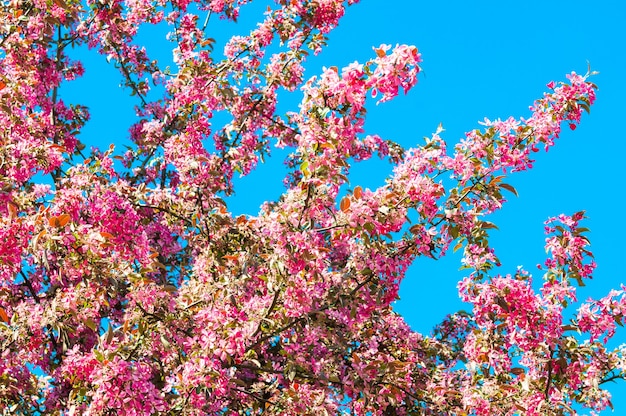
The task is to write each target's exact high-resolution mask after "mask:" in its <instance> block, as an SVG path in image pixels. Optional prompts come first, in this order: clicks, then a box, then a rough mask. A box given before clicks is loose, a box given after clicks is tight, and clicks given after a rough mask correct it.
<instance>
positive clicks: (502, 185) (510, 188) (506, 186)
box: [500, 183, 519, 197]
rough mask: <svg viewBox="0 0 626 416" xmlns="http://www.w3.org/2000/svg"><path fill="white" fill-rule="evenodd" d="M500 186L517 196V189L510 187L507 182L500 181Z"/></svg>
mask: <svg viewBox="0 0 626 416" xmlns="http://www.w3.org/2000/svg"><path fill="white" fill-rule="evenodd" d="M500 188H503V189H506V190H507V191H509V192H512V193H513V194H515V196H517V197H519V194H518V193H517V189H515V188H514V187H512V186H511V185H509V184H508V183H501V184H500Z"/></svg>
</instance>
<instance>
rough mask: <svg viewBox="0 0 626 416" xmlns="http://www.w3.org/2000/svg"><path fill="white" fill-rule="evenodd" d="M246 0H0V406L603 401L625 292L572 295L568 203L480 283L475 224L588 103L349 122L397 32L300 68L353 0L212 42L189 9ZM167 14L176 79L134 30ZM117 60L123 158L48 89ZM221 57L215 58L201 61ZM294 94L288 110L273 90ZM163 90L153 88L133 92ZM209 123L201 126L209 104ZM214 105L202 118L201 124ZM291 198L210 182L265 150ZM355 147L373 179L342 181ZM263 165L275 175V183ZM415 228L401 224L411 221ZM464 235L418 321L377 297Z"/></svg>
mask: <svg viewBox="0 0 626 416" xmlns="http://www.w3.org/2000/svg"><path fill="white" fill-rule="evenodd" d="M244 3H247V2H246V1H245V0H204V1H190V0H170V1H166V0H87V1H85V2H81V1H78V0H3V1H2V2H1V3H0V60H1V65H0V125H1V126H2V127H1V128H0V214H1V215H0V240H1V241H2V244H1V245H0V354H1V357H2V358H1V360H0V406H1V407H2V408H4V409H6V412H8V413H10V414H42V415H43V414H51V415H52V414H55V415H78V414H85V415H113V414H127V415H152V414H155V415H157V414H163V415H167V414H172V415H174V414H176V415H178V414H182V415H222V414H223V415H234V414H247V415H252V414H276V415H293V414H322V415H323V414H327V415H334V414H355V415H417V414H424V415H443V414H456V415H467V414H476V415H494V414H503V415H504V414H507V415H512V414H528V415H563V414H575V413H576V409H579V410H580V409H581V408H588V409H591V410H592V411H599V410H601V409H604V408H606V407H607V406H611V402H610V395H609V394H608V393H607V391H606V390H604V388H603V386H604V383H605V382H607V381H610V380H613V379H617V378H623V375H624V371H625V369H626V363H625V361H624V358H623V354H622V352H621V351H619V350H616V351H614V350H610V349H608V348H607V347H606V342H607V340H608V339H609V338H610V337H611V336H612V335H613V334H614V332H615V327H616V324H621V319H623V316H624V315H625V314H626V297H624V293H623V289H622V290H619V291H617V290H616V291H613V292H611V293H609V294H608V296H606V297H605V298H603V299H600V300H597V301H588V302H586V303H583V304H582V306H580V307H579V309H578V310H577V311H572V310H571V309H572V308H571V307H569V308H568V305H570V304H572V303H573V302H574V301H576V288H577V286H579V285H581V284H582V282H583V281H584V280H585V279H587V278H589V277H591V274H592V272H593V269H594V266H595V264H594V262H593V260H592V256H591V253H590V252H589V250H588V248H587V246H588V244H589V242H588V240H587V238H586V237H585V233H586V231H587V230H586V229H585V228H584V227H582V226H581V225H580V222H581V221H582V220H583V218H584V215H583V213H575V214H573V215H571V216H566V215H561V216H559V217H556V218H551V219H549V220H548V221H547V222H546V233H547V239H546V250H547V252H548V253H549V256H548V258H547V259H546V260H545V263H544V264H543V266H542V270H541V273H540V274H542V276H541V277H539V278H538V279H534V278H533V277H532V276H531V275H530V274H529V273H528V272H527V271H525V270H523V269H521V268H520V269H517V270H515V271H514V272H513V273H512V274H511V275H506V276H502V275H495V274H494V273H493V271H492V269H493V267H494V266H495V265H497V264H498V259H497V257H496V255H495V253H494V251H493V249H491V248H490V245H489V241H488V230H489V229H490V228H493V227H494V225H493V224H492V223H490V222H488V221H486V220H485V218H486V215H487V214H489V213H492V212H494V211H496V210H498V209H499V208H500V207H501V206H502V204H503V203H504V202H505V196H506V195H507V193H510V192H513V193H515V189H514V188H513V187H511V186H510V185H508V184H507V183H506V178H507V176H508V175H509V174H511V173H513V172H517V171H523V170H526V169H529V168H531V167H532V164H533V160H532V153H533V152H537V151H541V150H543V149H547V148H549V147H550V146H552V145H553V144H554V141H555V139H556V138H558V136H559V133H560V130H561V128H562V126H566V127H567V126H569V127H571V128H572V129H574V128H575V127H576V126H577V124H578V123H579V122H580V119H581V115H582V114H583V112H584V111H588V110H589V107H590V106H591V105H592V104H593V102H594V99H595V85H594V84H592V83H590V82H589V80H588V75H589V74H588V75H586V76H580V75H578V74H575V73H571V74H570V75H568V76H567V80H566V81H565V82H561V83H554V82H551V83H550V84H548V86H547V87H548V92H547V93H546V94H545V95H544V96H543V97H542V98H540V99H538V100H537V101H536V102H535V103H534V104H533V105H532V107H531V113H530V116H529V117H528V118H520V119H515V118H509V119H507V120H494V121H490V120H486V121H485V122H484V123H483V127H482V128H481V129H475V130H472V131H470V132H468V133H467V134H466V136H465V137H464V139H463V140H462V141H460V143H459V144H457V145H455V146H454V147H452V148H448V146H447V144H446V142H444V140H443V139H442V138H441V137H440V134H441V129H440V130H438V131H436V132H435V133H434V134H433V135H432V137H430V138H429V139H427V140H426V142H425V143H423V144H421V145H417V146H416V147H415V148H412V149H408V150H404V149H402V148H401V147H400V146H399V145H398V144H396V143H393V142H390V141H387V140H384V139H382V138H381V137H378V136H373V135H367V134H365V132H364V127H363V126H364V121H365V115H366V105H369V104H371V102H373V101H377V102H378V103H382V102H384V101H388V100H391V99H393V98H394V97H395V96H396V95H397V94H398V93H399V92H400V91H402V92H407V91H408V90H409V89H411V88H412V87H413V86H414V85H415V84H416V82H417V76H418V73H419V71H420V66H419V65H420V62H421V56H420V54H419V53H418V50H417V48H415V47H413V46H406V45H397V46H395V47H390V46H388V45H381V46H380V47H376V48H374V50H373V53H372V58H371V59H370V60H369V61H367V62H365V63H363V64H357V63H355V64H352V65H350V66H348V67H346V68H343V69H338V68H335V67H331V68H328V69H325V70H323V72H322V73H321V74H319V75H318V76H314V77H312V78H309V79H305V78H304V75H303V74H304V69H303V65H304V63H305V61H306V59H307V58H308V56H309V55H310V54H317V53H318V52H319V51H320V50H321V49H322V48H323V47H324V46H325V42H326V38H327V34H328V33H329V32H330V31H331V30H332V29H333V28H334V27H336V26H337V25H338V23H339V20H340V18H341V17H342V16H343V15H344V13H345V11H346V8H347V7H348V6H349V5H350V4H351V3H356V0H349V1H342V0H276V4H272V5H270V6H269V7H268V9H267V12H266V13H265V15H264V17H263V20H262V21H261V22H260V23H259V24H258V25H257V26H256V28H254V29H253V30H252V31H251V32H250V33H249V34H248V35H246V36H235V37H232V38H231V39H230V40H229V41H228V42H227V43H226V44H225V46H224V47H223V55H220V54H218V53H217V52H216V50H217V49H216V41H215V40H214V39H213V38H211V37H210V25H209V24H208V23H209V16H219V18H222V19H227V20H231V21H236V20H237V16H238V12H239V7H240V6H241V5H243V4H244ZM145 25H169V29H170V35H169V39H170V41H171V44H170V45H171V47H172V48H173V53H174V55H173V56H174V63H175V65H174V67H175V68H174V69H171V70H170V69H166V68H163V67H162V66H160V64H159V63H158V62H157V61H155V60H153V59H151V58H150V56H148V54H147V52H146V49H145V48H144V47H143V46H141V45H140V44H138V43H137V42H136V35H137V31H138V28H140V27H142V26H145ZM75 45H86V46H88V47H89V48H90V49H91V50H94V51H97V52H98V53H100V54H103V55H105V56H106V57H107V58H108V60H109V61H110V62H111V63H112V64H113V65H115V67H116V68H118V69H119V72H120V77H121V79H122V83H123V84H124V86H125V88H127V90H128V91H129V92H130V93H131V94H132V95H133V96H134V97H135V98H136V99H137V109H136V110H137V120H136V123H135V124H133V126H132V127H131V130H130V137H131V140H132V143H133V145H132V147H131V148H130V149H129V150H127V151H125V152H124V151H118V150H116V149H115V148H114V147H113V146H111V147H110V148H109V149H107V150H104V151H100V150H97V149H94V150H92V152H91V153H90V154H86V150H85V146H84V145H83V144H82V143H81V142H80V140H79V138H78V137H79V133H80V131H81V128H82V127H83V125H84V124H85V123H86V122H87V121H88V119H89V112H88V109H87V108H85V107H84V106H82V105H81V104H80V103H68V102H65V101H64V100H63V97H62V94H61V91H60V89H59V88H60V86H61V85H62V84H64V83H66V82H71V81H72V80H73V79H75V78H76V77H80V76H81V75H82V73H83V67H82V65H81V63H80V62H79V61H77V60H74V59H73V58H72V53H74V52H73V46H75ZM220 52H221V51H220ZM296 90H299V91H301V93H302V100H301V103H300V105H299V107H298V109H297V111H294V112H287V113H279V112H278V110H277V103H278V98H279V97H280V96H281V93H283V94H284V92H285V91H296ZM155 94H157V95H158V98H157V99H155V98H154V95H155ZM218 116H219V117H218ZM217 120H220V121H219V122H218V121H217ZM273 147H278V148H288V149H290V151H291V155H290V156H289V157H288V159H287V160H286V164H287V170H288V174H287V176H286V178H285V179H284V182H285V185H286V190H285V192H284V194H283V195H282V196H281V197H280V199H279V200H277V201H272V202H267V203H265V204H264V205H263V206H262V208H261V211H260V212H259V213H258V215H256V216H233V215H231V213H230V212H229V210H228V207H227V205H226V203H225V202H224V201H223V199H222V198H223V197H224V196H227V195H230V194H231V193H232V192H233V191H234V188H233V186H234V185H233V177H234V176H235V175H247V174H248V173H249V172H251V171H252V170H253V169H255V167H256V166H257V164H258V163H259V161H260V160H263V158H264V157H265V156H267V155H268V154H269V153H270V150H271V148H273ZM374 155H376V156H378V157H381V158H384V159H387V160H389V161H390V162H391V163H392V164H393V166H394V169H393V174H392V175H391V176H390V177H389V178H388V180H387V182H386V184H385V185H384V186H382V187H380V188H378V189H363V188H362V187H360V186H354V187H353V188H349V186H351V185H350V184H349V183H348V181H347V175H348V173H349V171H350V166H351V164H354V163H358V162H359V161H362V160H366V159H369V158H371V157H373V156H374ZM278 179H279V180H280V178H278ZM409 217H410V218H411V219H412V222H411V223H410V224H409V223H408V218H409ZM459 249H461V250H462V251H463V253H464V257H463V267H464V268H466V270H467V275H466V277H465V278H464V279H463V280H461V281H460V283H459V294H460V296H461V298H462V299H463V300H464V301H465V302H468V303H469V304H470V305H471V308H470V309H471V312H467V313H456V314H452V315H450V316H449V317H448V318H447V319H446V320H445V321H444V322H442V323H441V324H440V325H439V326H438V327H437V328H435V330H434V332H433V333H432V334H430V335H424V334H420V333H416V332H413V331H412V330H411V329H410V328H409V327H408V326H407V324H406V323H405V322H404V320H403V318H402V317H401V316H399V315H398V314H396V313H395V312H394V311H393V309H392V307H391V306H390V305H391V303H392V302H393V301H394V300H396V299H397V296H398V288H399V285H400V283H401V281H402V279H403V277H404V275H405V272H406V270H407V268H408V267H409V265H410V264H411V263H412V262H413V261H414V260H415V259H416V258H417V257H420V256H428V257H435V258H437V257H441V256H443V255H445V254H446V253H447V252H448V251H449V250H459Z"/></svg>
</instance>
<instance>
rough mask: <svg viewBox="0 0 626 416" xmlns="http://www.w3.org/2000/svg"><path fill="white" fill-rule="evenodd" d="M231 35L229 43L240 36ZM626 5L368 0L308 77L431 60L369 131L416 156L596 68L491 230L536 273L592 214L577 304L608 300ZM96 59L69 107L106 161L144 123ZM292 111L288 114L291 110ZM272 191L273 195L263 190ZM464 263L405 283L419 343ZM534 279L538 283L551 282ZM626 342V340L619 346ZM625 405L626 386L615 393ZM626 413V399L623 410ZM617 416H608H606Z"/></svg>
mask: <svg viewBox="0 0 626 416" xmlns="http://www.w3.org/2000/svg"><path fill="white" fill-rule="evenodd" d="M262 10H264V6H263V3H262V2H261V3H260V4H259V3H253V4H252V5H246V6H244V7H243V8H242V10H241V19H240V20H241V24H240V25H239V27H237V28H235V29H234V30H235V32H241V33H245V32H246V30H247V29H249V28H250V27H251V26H252V25H253V24H254V22H256V21H258V19H259V17H258V16H260V15H259V12H262ZM225 27H226V26H225V25H224V24H223V22H219V21H217V19H214V20H212V21H211V23H210V25H209V31H211V30H213V31H214V33H211V35H213V36H214V37H215V38H217V39H218V45H216V47H217V49H218V50H219V48H220V46H221V45H219V41H220V40H221V39H224V38H225V34H226V33H232V28H231V29H228V31H227V29H225ZM229 31H230V32H229ZM164 33H165V32H164V31H163V32H161V31H159V30H150V31H144V32H143V36H144V39H146V40H149V48H148V51H149V52H154V53H155V56H156V57H157V59H159V60H160V61H161V62H162V61H163V60H167V59H170V57H171V53H170V52H169V51H168V50H166V49H163V48H161V47H160V46H158V45H164V46H165V47H167V46H168V44H167V43H166V42H164V41H163V42H161V43H156V40H157V39H158V38H159V37H162V36H163V35H164ZM625 41H626V3H623V2H621V1H618V0H615V1H598V2H593V3H591V2H583V1H577V0H576V1H567V2H565V1H551V2H546V1H535V0H533V1H525V2H502V1H480V2H468V1H446V2H435V1H430V2H417V1H414V0H398V1H394V2H390V1H386V0H369V1H368V0H364V1H362V3H360V4H357V5H355V6H353V7H351V8H350V9H349V10H348V12H347V14H346V16H345V18H344V19H343V20H342V22H341V24H340V27H339V28H338V29H336V30H335V31H334V32H333V33H331V35H330V41H329V47H328V48H327V49H326V50H325V51H324V52H323V53H322V54H321V55H320V56H318V57H316V58H314V59H313V60H311V61H310V63H309V65H308V68H307V75H308V76H311V75H315V74H318V73H319V72H320V71H321V68H322V66H333V65H334V66H338V67H343V66H346V65H348V64H350V63H351V62H353V61H355V60H358V61H361V62H363V61H365V60H367V59H368V58H370V57H372V56H373V51H372V46H378V45H380V44H382V43H387V44H396V43H406V44H413V45H416V46H417V47H418V48H419V50H420V52H421V53H422V57H423V60H424V61H423V64H422V68H423V73H422V74H420V77H419V83H418V85H417V86H416V87H415V88H414V89H413V90H412V91H411V92H410V93H409V94H408V95H407V96H401V97H398V98H397V99H396V100H394V101H392V102H389V103H385V104H381V105H379V106H374V105H372V106H371V107H370V109H369V111H368V119H367V124H366V127H367V132H368V133H370V134H373V133H375V134H379V135H380V136H382V137H383V138H388V139H393V140H396V141H398V142H400V143H401V144H402V145H403V146H405V147H410V146H412V145H417V144H419V143H421V140H422V138H423V137H424V136H430V135H431V134H432V133H433V132H434V131H435V129H436V128H437V125H438V124H439V123H442V124H443V126H444V128H445V129H446V131H445V132H444V133H443V135H442V137H443V138H444V139H446V140H447V141H448V142H449V143H455V142H456V141H457V140H458V139H459V138H461V137H463V134H464V132H465V131H467V130H471V129H473V128H476V127H479V126H478V121H480V120H482V119H483V118H484V117H488V118H490V119H495V118H498V117H500V118H506V117H508V116H510V115H512V116H515V117H520V116H522V117H524V116H529V114H530V113H529V110H528V107H529V106H530V105H531V104H532V102H533V101H534V100H535V99H537V98H540V97H541V95H542V94H543V92H544V91H546V87H545V84H546V83H548V82H549V81H550V80H555V81H559V80H565V74H567V73H569V72H570V71H572V70H574V71H577V72H579V73H585V72H586V71H587V65H588V63H589V64H590V65H591V68H592V69H593V70H596V71H599V72H600V74H599V75H597V76H595V77H594V78H593V82H595V83H596V84H597V85H598V86H599V88H600V90H599V92H598V97H597V102H596V104H595V105H594V106H593V107H592V109H591V114H590V115H587V114H585V115H584V117H583V120H582V124H581V125H580V126H579V127H578V129H577V130H576V131H574V132H572V131H570V130H569V129H567V128H566V129H565V130H564V131H563V134H562V136H561V139H560V140H558V141H557V145H556V146H555V147H554V148H552V149H551V150H550V151H549V153H547V154H544V153H541V154H538V156H537V163H536V164H535V168H534V169H533V170H531V171H528V172H522V173H517V174H514V175H513V176H511V178H510V179H509V180H508V183H511V184H512V185H514V186H515V187H516V188H517V190H518V192H519V198H515V197H512V198H511V201H510V202H509V203H508V204H507V205H505V206H504V208H503V209H502V211H501V212H499V213H497V214H495V215H493V216H492V218H491V220H492V221H494V222H495V223H496V224H497V225H498V226H499V230H497V231H494V232H492V242H493V245H494V247H495V249H496V253H497V254H498V255H499V257H500V259H501V261H502V263H503V267H502V273H509V272H514V271H515V269H516V267H517V266H518V265H523V266H525V268H526V269H528V270H530V271H531V272H533V271H536V268H535V265H536V264H537V263H541V262H543V260H544V259H545V251H544V249H543V245H544V239H545V237H544V235H543V222H544V221H545V220H546V219H547V218H548V217H550V216H555V215H557V214H559V213H568V214H571V213H574V212H576V211H579V210H583V209H584V210H586V211H587V216H588V217H589V219H588V220H587V221H586V222H585V224H584V225H585V226H587V227H589V228H590V229H591V233H590V234H589V238H590V240H591V243H592V247H591V248H592V250H593V252H594V254H595V258H596V261H597V263H598V268H597V271H596V273H595V275H594V279H593V280H592V281H590V282H588V284H587V286H586V287H584V288H582V289H579V291H578V296H579V299H582V300H584V299H586V298H588V297H595V298H597V297H602V296H604V295H605V294H606V293H607V292H608V291H609V290H610V289H611V288H618V287H619V285H620V283H626V273H625V272H624V268H623V267H622V265H621V264H620V262H621V260H622V256H623V244H622V238H621V234H622V233H623V232H622V228H623V226H622V223H623V220H622V219H621V215H624V211H625V210H624V207H623V204H624V202H625V198H623V197H622V187H623V185H622V178H623V168H624V167H626V164H625V163H624V160H623V157H624V154H625V153H626V140H624V139H625V137H624V128H623V125H622V123H623V122H624V120H625V119H626V117H625V116H624V114H626V83H625V82H624V75H625V70H626V57H625V56H626V53H625V52H626V48H625V46H624V42H625ZM94 55H95V51H92V52H90V53H89V54H85V53H84V52H81V54H78V55H77V56H79V57H81V56H82V57H84V58H85V59H86V68H87V73H86V75H85V77H84V78H83V79H81V80H78V81H75V82H74V83H73V85H71V86H68V89H67V90H66V94H65V97H67V98H68V100H69V101H70V102H80V103H83V104H86V105H88V106H89V107H90V110H91V113H92V122H90V123H89V124H88V125H87V126H86V127H85V129H84V133H83V139H84V140H85V141H87V142H88V143H90V144H97V145H99V146H101V147H103V148H105V147H107V146H108V144H109V143H110V142H115V143H125V142H126V143H127V128H128V126H129V124H130V123H131V122H132V120H133V111H132V106H133V104H134V102H133V100H132V99H129V98H127V95H128V94H127V92H125V91H122V90H117V89H116V88H115V86H117V84H118V83H119V77H118V75H117V73H116V70H114V69H113V68H110V67H109V68H106V67H105V66H104V63H105V61H104V58H102V57H97V56H94ZM289 101H290V100H288V101H287V102H289ZM280 162H281V161H280V160H275V161H272V162H269V163H267V164H265V165H262V166H261V167H260V168H259V170H258V172H256V173H254V174H252V175H250V176H249V177H246V178H244V179H243V180H241V181H238V183H237V187H238V188H237V196H236V197H234V198H232V199H231V200H229V204H230V206H231V208H232V210H233V211H234V212H236V213H248V214H256V213H257V212H258V207H259V205H260V204H261V203H262V202H263V201H264V200H266V199H274V198H276V197H277V196H278V195H279V194H280V192H281V191H282V190H283V188H282V185H281V180H282V178H283V174H282V172H280V166H281V163H280ZM390 169H391V168H390V166H389V165H388V164H386V163H378V162H375V161H372V162H366V163H363V164H360V165H356V166H355V168H354V169H353V172H352V174H351V175H350V180H351V185H352V186H356V185H361V186H363V187H371V188H373V187H377V186H380V185H381V184H383V183H384V179H385V177H386V176H387V175H388V174H389V173H390ZM259 183H263V186H259ZM459 260H460V256H458V255H451V256H449V257H447V258H445V259H442V260H438V261H436V262H435V261H432V260H428V259H425V260H420V261H418V262H417V263H416V264H415V265H414V266H413V267H412V268H411V269H410V272H409V274H408V276H407V278H406V279H405V281H404V282H403V285H402V290H401V297H402V299H401V300H400V301H399V302H398V303H397V305H396V310H397V311H399V312H400V313H401V314H402V315H403V316H405V318H406V319H407V321H408V322H409V323H410V325H411V326H412V327H413V328H414V329H415V330H418V331H421V332H429V331H430V329H431V328H432V327H433V326H434V325H435V324H437V323H438V322H440V321H441V319H442V318H443V317H444V316H445V315H446V314H448V313H451V312H454V311H457V310H458V309H461V308H464V307H466V306H465V305H463V304H462V303H460V301H459V300H458V296H457V289H456V283H457V281H458V280H459V278H460V277H461V276H462V274H461V273H460V272H458V267H459V266H460V263H459ZM540 277H541V276H540V274H539V273H535V278H536V279H540ZM621 342H626V330H623V331H621V334H620V335H619V336H618V340H617V341H616V344H618V343H621ZM611 390H612V391H613V392H614V393H615V395H616V396H617V395H619V394H620V392H621V394H622V395H624V393H626V383H621V384H619V385H617V386H616V388H612V389H611ZM614 403H615V405H616V408H617V411H618V413H619V411H620V409H622V411H626V410H624V409H626V399H622V400H620V399H618V398H617V397H615V399H614ZM607 413H608V412H607Z"/></svg>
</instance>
